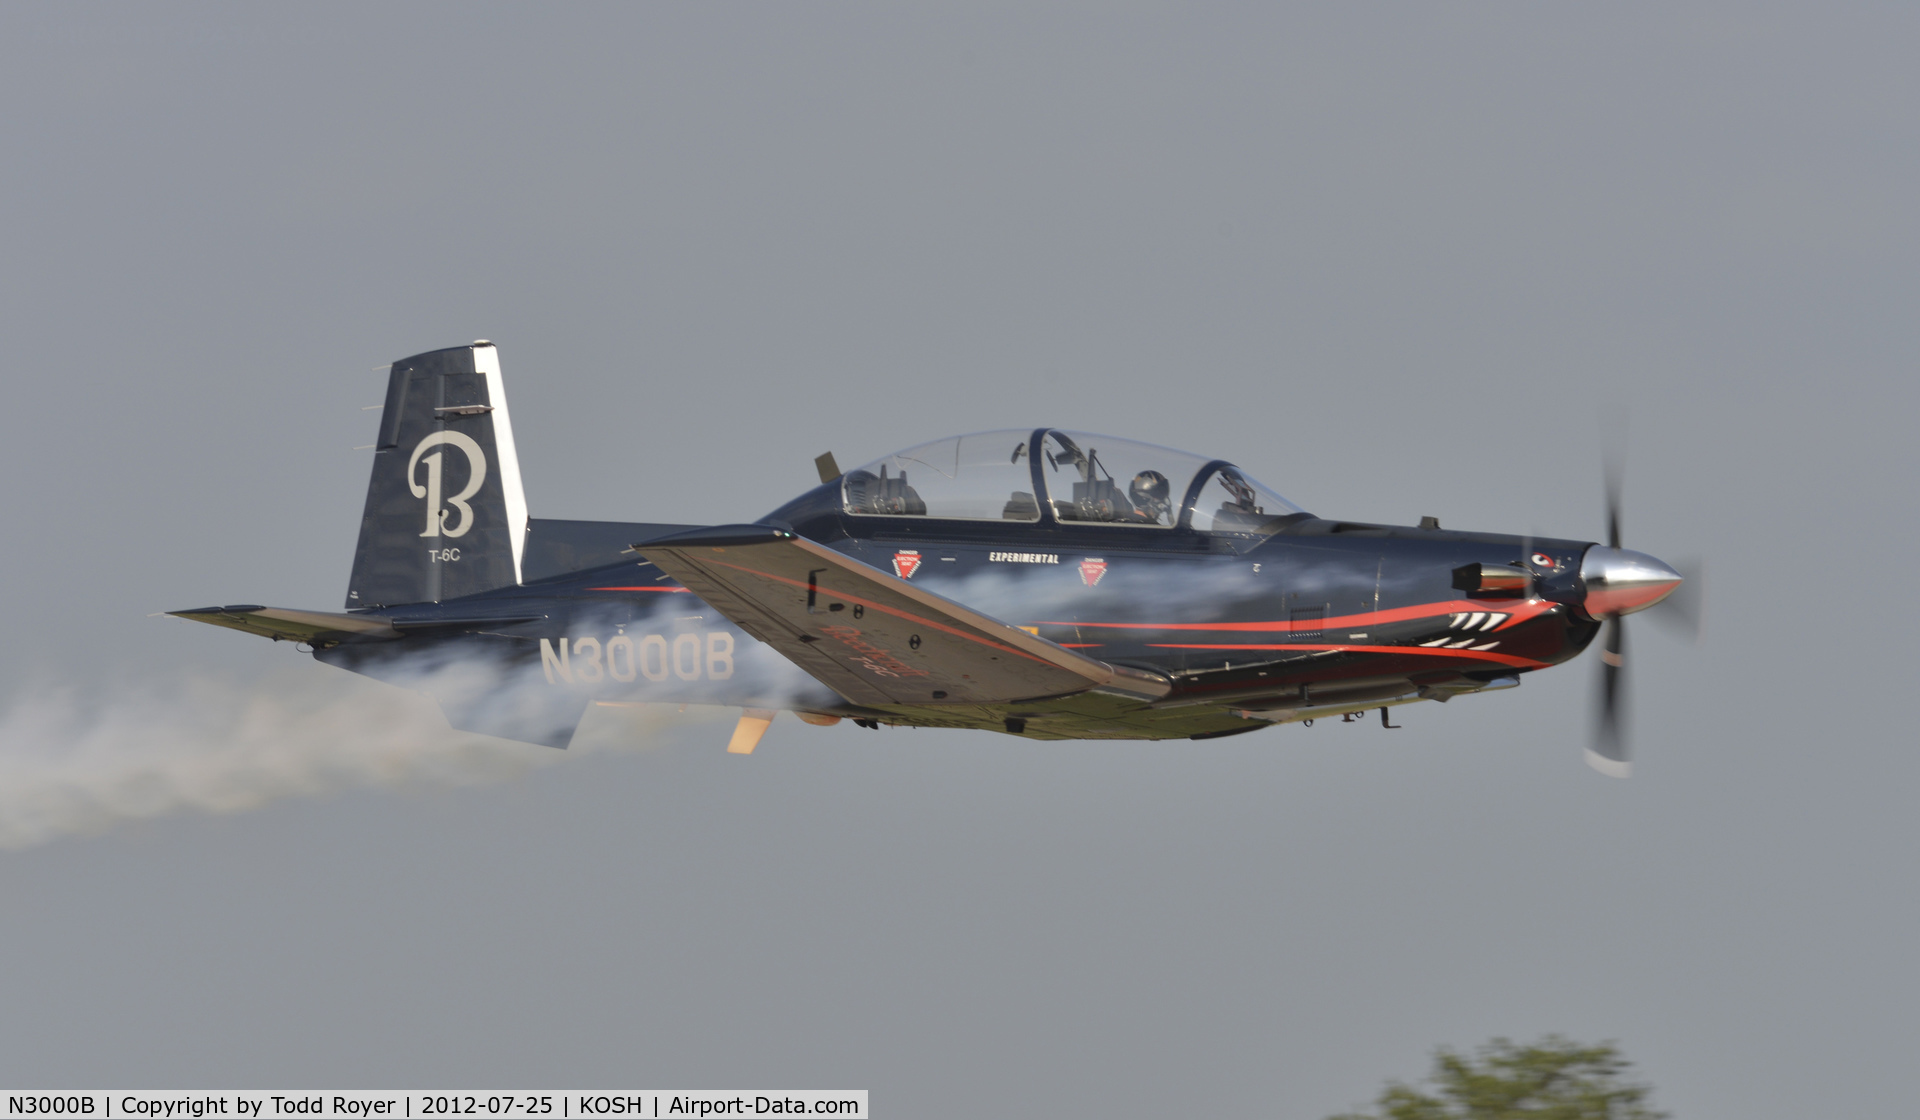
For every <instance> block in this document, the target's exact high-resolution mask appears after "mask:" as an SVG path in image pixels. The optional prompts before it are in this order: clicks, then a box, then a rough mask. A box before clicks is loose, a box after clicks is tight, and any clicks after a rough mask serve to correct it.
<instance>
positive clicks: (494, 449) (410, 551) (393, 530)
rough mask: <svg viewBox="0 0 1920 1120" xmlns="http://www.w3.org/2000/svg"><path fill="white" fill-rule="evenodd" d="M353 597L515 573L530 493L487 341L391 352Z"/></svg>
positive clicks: (482, 582)
mask: <svg viewBox="0 0 1920 1120" xmlns="http://www.w3.org/2000/svg"><path fill="white" fill-rule="evenodd" d="M374 446H375V448H376V450H375V451H374V453H373V479H372V481H370V482H369V483H368V484H367V509H366V514H365V515H364V516H363V517H362V518H361V521H360V547H359V549H358V551H356V552H355V553H354V556H353V578H352V580H351V581H350V582H349V583H348V584H347V606H348V607H349V608H354V607H359V608H368V607H380V606H391V605H395V604H399V603H424V602H438V601H440V600H443V599H454V598H458V597H459V596H462V595H472V594H474V593H476V592H480V591H490V590H492V589H493V588H496V587H509V586H512V585H514V584H517V583H519V582H520V581H521V580H520V558H521V553H522V551H523V550H524V549H525V547H526V536H527V499H526V494H525V492H524V491H523V490H522V489H521V488H520V460H519V457H518V456H517V455H515V453H514V447H513V425H512V423H511V422H510V421H509V420H508V419H507V397H506V393H505V391H504V390H503V389H502V388H501V384H500V356H499V352H498V351H497V350H495V349H494V347H493V344H492V343H490V342H486V341H484V340H483V341H480V342H476V343H474V344H473V345H471V346H455V347H451V348H449V349H446V350H433V351H429V352H428V353H425V354H415V355H414V356H413V357H411V358H405V359H402V360H401V361H398V362H395V363H393V372H392V374H391V375H389V377H388V378H387V404H386V409H385V411H383V412H382V413H381V414H380V437H379V440H378V442H377V443H376V444H375V445H374Z"/></svg>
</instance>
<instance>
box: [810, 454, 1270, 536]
mask: <svg viewBox="0 0 1920 1120" xmlns="http://www.w3.org/2000/svg"><path fill="white" fill-rule="evenodd" d="M1036 478H1037V479H1038V484H1037V486H1036V482H1035V480H1036ZM840 493H841V499H842V501H843V502H844V504H845V508H846V511H847V512H848V513H851V514H859V515H866V516H883V517H939V518H954V519H961V520H970V521H1038V520H1040V515H1041V502H1042V501H1044V502H1047V503H1049V507H1050V509H1051V511H1052V514H1053V517H1054V519H1056V520H1059V521H1078V522H1099V523H1103V524H1109V525H1131V526H1137V527H1139V528H1143V529H1154V528H1157V529H1171V528H1175V527H1178V526H1190V527H1192V528H1194V529H1198V530H1201V531H1203V532H1223V533H1270V532H1273V531H1275V529H1277V528H1278V527H1279V523H1280V519H1282V518H1287V517H1291V516H1293V515H1296V514H1299V513H1301V512H1302V510H1301V509H1300V507H1299V506H1296V505H1294V504H1293V503H1292V502H1290V501H1288V500H1287V499H1285V498H1283V497H1281V496H1280V495H1278V494H1276V493H1274V492H1273V491H1272V490H1269V489H1267V488H1266V487H1264V486H1262V485H1260V484H1259V483H1258V482H1255V481H1254V480H1252V479H1251V478H1248V477H1247V475H1246V473H1245V472H1243V471H1241V470H1240V469H1239V468H1238V467H1236V466H1234V465H1233V464H1231V463H1228V462H1225V461H1223V460H1219V459H1203V458H1201V457H1200V456H1198V455H1189V454H1187V453H1186V452H1184V451H1174V450H1171V449H1169V448H1165V447H1155V446H1154V445H1152V444H1150V443H1136V442H1134V441H1133V440H1125V439H1116V438H1114V437H1112V436H1100V435H1092V434H1090V433H1087V432H1067V431H1060V430H1057V429H1041V430H1039V431H1029V430H1007V431H999V432H977V433H975V434H973V435H966V436H954V437H952V438H950V439H943V440H936V441H934V442H933V443H923V444H921V445H920V446H918V447H910V448H907V449H906V450H905V451H896V452H894V453H893V454H892V455H889V456H887V457H886V458H884V459H878V460H875V461H874V462H871V463H868V464H867V465H865V466H863V467H860V468H858V469H856V470H851V471H848V472H847V473H846V474H845V475H844V476H842V478H841V480H840ZM1036 493H1038V494H1039V495H1040V498H1039V499H1038V500H1036V498H1035V494H1036Z"/></svg>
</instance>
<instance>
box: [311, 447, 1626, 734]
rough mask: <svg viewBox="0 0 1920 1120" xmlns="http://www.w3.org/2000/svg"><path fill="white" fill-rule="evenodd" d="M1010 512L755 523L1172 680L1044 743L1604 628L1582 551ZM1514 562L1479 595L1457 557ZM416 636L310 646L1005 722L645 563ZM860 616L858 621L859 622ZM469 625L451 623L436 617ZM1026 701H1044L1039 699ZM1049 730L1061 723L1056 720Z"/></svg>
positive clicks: (653, 693)
mask: <svg viewBox="0 0 1920 1120" xmlns="http://www.w3.org/2000/svg"><path fill="white" fill-rule="evenodd" d="M1055 513H1056V510H1055V509H1054V508H1053V507H1052V505H1051V503H1049V504H1047V505H1046V506H1044V507H1043V508H1042V509H1041V510H1040V516H1039V517H1038V518H1036V519H1035V520H1032V521H1028V522H1023V523H1019V524H1009V523H1006V522H1003V521H1002V522H996V521H989V520H965V519H943V518H937V517H927V516H922V515H900V516H888V515H884V514H882V515H877V516H876V515H873V514H869V513H859V514H856V513H851V512H849V511H848V509H847V506H846V501H845V499H844V494H843V487H842V485H840V484H839V483H837V482H836V483H830V484H825V485H822V486H820V487H817V488H815V489H814V490H812V491H809V492H807V493H806V494H803V495H801V496H800V497H798V498H796V499H795V500H794V501H792V502H789V503H787V504H786V505H784V506H782V507H780V508H779V509H777V510H774V511H773V512H772V513H770V514H768V515H767V516H766V517H764V518H762V519H761V523H764V524H772V525H778V526H781V527H785V528H790V529H792V530H793V531H795V532H797V533H799V534H800V535H801V536H804V537H806V538H808V539H811V540H814V541H817V542H819V543H821V544H824V545H826V546H828V547H830V548H833V549H835V550H836V551H839V552H842V553H844V554H846V555H848V556H851V557H853V558H855V559H858V560H860V561H862V562H864V563H866V564H868V565H870V566H872V567H874V568H877V569H880V570H881V571H885V572H890V573H892V574H894V575H896V576H898V577H900V578H902V579H906V580H908V581H909V582H911V583H913V584H915V585H918V586H922V587H925V588H926V589H928V590H930V591H933V592H936V593H937V594H940V595H942V596H945V597H947V598H949V599H953V600H955V601H958V602H960V603H963V604H966V605H967V606H969V607H972V608H973V609H975V610H979V611H982V612H985V613H987V614H989V615H992V616H994V617H996V618H999V619H1001V620H1002V621H1005V622H1008V623H1011V624H1013V625H1016V626H1019V627H1021V628H1023V629H1027V630H1029V631H1030V632H1032V633H1034V634H1036V635H1038V636H1040V637H1042V638H1046V639H1048V640H1050V641H1053V642H1056V643H1058V644H1060V645H1062V646H1066V647H1068V648H1071V649H1075V650H1078V651H1080V652H1082V653H1084V654H1086V655H1088V656H1091V657H1094V658H1097V659H1099V660H1101V661H1105V662H1108V663H1110V664H1115V665H1124V666H1128V667H1133V668H1138V669H1144V670H1149V671H1153V672H1156V673H1160V674H1164V675H1166V676H1168V677H1170V678H1172V679H1173V680H1174V681H1176V682H1177V690H1176V692H1175V693H1174V694H1173V695H1172V696H1170V697H1168V698H1167V699H1166V700H1164V701H1161V702H1159V704H1157V705H1154V706H1153V708H1152V710H1151V711H1150V712H1142V713H1138V714H1137V715H1136V716H1130V717H1127V718H1119V717H1118V716H1117V715H1116V714H1115V713H1112V712H1104V713H1100V712H1089V711H1085V710H1069V709H1071V707H1072V706H1071V705H1069V706H1067V707H1064V708H1063V707H1061V706H1060V705H1055V706H1054V709H1052V710H1054V711H1055V714H1056V716H1057V719H1056V720H1055V723H1054V724H1049V722H1048V717H1047V716H1046V715H1044V714H1042V715H1036V716H1034V717H1032V718H1030V719H1029V718H1026V717H1015V724H1014V725H1015V726H1019V727H1021V730H1022V731H1023V732H1025V733H1028V734H1035V735H1038V736H1040V737H1065V736H1068V735H1071V736H1075V737H1144V738H1167V737H1176V736H1178V737H1193V736H1210V735H1218V734H1228V733H1231V732H1234V731H1239V730H1251V729H1254V728H1256V727H1259V726H1264V725H1266V724H1269V723H1274V722H1287V721H1290V720H1295V719H1310V718H1313V716H1315V715H1318V714H1326V713H1328V712H1332V711H1336V710H1365V709H1368V708H1372V707H1376V706H1386V705H1389V704H1397V703H1406V702H1411V701H1414V700H1418V699H1434V700H1445V699H1448V698H1450V697H1452V696H1455V695H1459V694H1462V693H1466V692H1473V691H1479V690H1482V689H1485V688H1489V687H1492V688H1499V687H1507V686H1510V685H1512V684H1514V683H1517V682H1518V679H1519V677H1520V676H1521V675H1522V674H1524V673H1527V672H1530V671H1533V670H1536V669H1542V668H1546V667H1548V666H1550V665H1555V664H1558V663H1560V662H1562V661H1565V660H1567V659H1569V658H1572V657H1574V656H1575V655H1577V654H1578V653H1580V651H1581V650H1583V649H1584V648H1585V647H1586V645H1587V644H1588V643H1589V642H1590V641H1591V640H1592V639H1593V636H1594V634H1595V633H1596V631H1597V629H1598V623H1597V622H1596V621H1594V620H1593V619H1592V618H1590V617H1588V616H1586V615H1585V614H1584V613H1583V612H1582V611H1581V610H1580V609H1579V603H1580V600H1581V597H1582V595H1583V594H1584V588H1583V587H1582V584H1581V580H1580V575H1579V572H1580V565H1581V558H1582V556H1583V555H1584V553H1585V552H1586V550H1587V549H1588V548H1589V547H1590V542H1582V541H1573V540H1560V539H1542V538H1523V537H1519V536H1511V535H1502V534H1491V533H1470V532H1458V531H1451V530H1442V529H1438V528H1410V527H1395V526H1382V525H1367V524H1357V523H1350V522H1339V521H1328V520H1324V519H1320V518H1316V517H1312V516H1310V515H1306V514H1294V515H1290V516H1287V517H1285V518H1281V519H1278V520H1279V521H1280V522H1282V523H1281V524H1277V525H1274V524H1268V525H1266V526H1264V527H1263V528H1262V530H1261V531H1259V532H1221V531H1201V530H1197V529H1194V528H1192V527H1191V526H1190V525H1179V526H1171V527H1163V528H1160V529H1158V530H1156V531H1146V530H1143V529H1141V528H1139V527H1137V526H1131V525H1122V524H1100V523H1090V522H1086V521H1075V520H1067V519H1062V518H1060V517H1057V516H1055ZM1481 567H1484V568H1486V569H1499V570H1502V571H1506V572H1514V573H1521V574H1523V576H1524V578H1521V579H1517V580H1515V581H1513V582H1514V583H1515V584H1516V585H1517V586H1516V587H1513V588H1506V589H1501V588H1495V589H1491V590H1480V589H1468V588H1465V587H1463V586H1461V584H1462V583H1463V580H1462V579H1461V575H1460V573H1461V572H1462V571H1463V570H1474V569H1478V568H1481ZM388 613H389V614H391V615H392V616H393V617H394V618H395V619H396V621H397V624H398V625H400V626H402V627H403V629H405V628H408V624H409V623H410V622H414V621H416V620H417V623H418V625H417V626H415V627H414V628H412V629H409V630H408V633H409V636H408V637H407V638H406V639H405V640H403V641H401V642H395V643H384V644H381V645H377V646H375V645H366V646H356V645H353V644H347V645H342V646H338V647H334V648H331V649H326V650H319V651H316V655H317V656H319V657H321V659H323V660H327V661H330V662H334V663H338V664H342V665H344V666H346V667H350V668H354V669H356V670H358V671H362V672H368V673H370V674H372V675H375V676H382V677H389V678H393V679H399V678H402V677H406V676H409V675H412V674H415V673H417V672H419V666H420V665H422V664H430V663H433V662H434V661H435V658H434V657H433V656H432V653H433V651H434V650H436V649H437V650H440V651H442V652H443V653H444V655H445V658H446V659H447V660H453V659H456V658H470V657H472V656H474V655H475V654H476V653H477V652H478V653H484V654H485V655H486V656H487V657H489V658H491V659H493V660H495V661H498V662H502V663H504V664H507V665H509V666H510V667H511V669H512V672H513V673H514V674H516V679H517V680H519V681H520V682H522V683H525V684H527V686H528V687H531V688H534V689H548V690H553V691H554V692H556V693H565V694H567V695H578V694H581V693H585V694H587V695H589V696H591V697H592V698H593V699H594V700H597V701H600V702H602V703H612V704H621V703H691V704H714V705H734V706H742V707H765V708H773V709H781V708H785V709H793V710H797V711H801V712H803V713H808V714H811V715H815V716H818V717H823V718H824V717H831V716H847V717H852V718H855V719H867V720H870V721H872V722H883V721H884V722H889V723H898V724H918V725H933V726H977V727H985V728H992V729H1001V730H1004V729H1008V727H1009V724H1008V719H1009V717H1008V716H1007V715H1006V713H1005V712H1002V711H999V710H994V711H967V712H960V711H952V710H943V709H939V708H935V707H933V706H927V707H923V708H918V709H912V710H908V709H893V710H883V711H875V710H871V709H863V708H859V707H857V706H854V705H850V704H847V703H846V702H845V701H844V700H842V699H840V698H839V697H837V696H835V695H834V694H833V693H832V692H831V691H830V690H828V689H826V688H825V687H824V686H821V685H820V684H818V683H817V682H815V681H813V680H812V679H811V678H809V677H807V676H806V675H805V674H804V673H801V672H799V671H798V670H797V669H796V668H795V667H794V666H793V665H792V664H791V663H790V662H788V661H787V660H786V659H785V658H783V657H781V656H780V655H779V654H778V653H775V652H774V651H772V650H771V649H768V648H766V647H764V646H760V645H759V644H758V643H757V642H755V640H754V639H752V638H750V637H748V636H747V635H746V634H745V633H743V632H742V631H740V630H739V629H738V628H737V627H735V626H733V625H732V624H731V623H729V622H728V621H727V620H726V619H725V618H723V617H722V616H721V615H720V614H719V613H718V612H717V611H714V610H712V609H711V608H709V607H707V606H706V604H704V603H702V602H701V601H700V600H699V599H698V598H696V597H695V596H693V595H692V594H690V593H688V592H687V591H686V590H685V589H684V588H682V587H680V586H679V585H678V584H677V583H676V582H674V581H673V580H671V579H669V578H667V577H665V576H664V575H662V574H661V573H660V572H659V571H658V570H657V569H655V568H654V567H653V565H652V564H650V563H648V562H646V561H645V560H644V559H641V558H639V557H638V556H637V555H634V554H629V558H628V559H625V560H622V561H620V562H617V563H614V564H610V565H605V566H601V567H594V568H589V569H587V570H584V571H578V572H572V573H567V574H564V575H560V576H555V577H552V578H549V579H545V580H537V581H533V582H529V583H527V584H525V585H523V586H518V587H512V588H505V589H500V590H497V591H491V592H486V593H483V594H480V595H474V596H468V597H466V598H463V599H456V600H449V601H446V602H443V603H438V604H421V605H417V606H415V607H411V608H399V609H393V610H390V611H389V612H388ZM851 617H852V616H849V618H851ZM446 619H456V620H459V619H464V620H466V621H465V622H464V623H461V624H459V625H447V624H444V623H436V620H446ZM1036 710H1037V709H1036ZM1050 727H1051V728H1052V730H1051V731H1049V728H1050Z"/></svg>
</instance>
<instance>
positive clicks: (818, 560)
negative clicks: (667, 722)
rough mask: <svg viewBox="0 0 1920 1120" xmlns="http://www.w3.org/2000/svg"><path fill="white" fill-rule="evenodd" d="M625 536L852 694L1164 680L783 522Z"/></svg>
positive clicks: (947, 699) (922, 700)
mask: <svg viewBox="0 0 1920 1120" xmlns="http://www.w3.org/2000/svg"><path fill="white" fill-rule="evenodd" d="M634 547H635V548H636V549H637V550H638V551H639V552H640V553H641V554H642V555H644V556H645V557H646V558H647V559H648V560H649V561H651V562H652V563H653V564H654V566H656V567H658V568H659V569H660V570H661V571H663V572H665V573H667V574H668V575H670V576H672V577H673V578H675V579H677V580H679V581H680V582H681V583H682V584H684V585H685V586H686V588H687V590H689V591H691V592H693V593H694V594H695V595H698V596H700V598H701V599H704V600H705V601H706V602H707V603H708V604H709V605H710V606H712V607H713V609H715V610H717V611H719V612H720V613H721V614H723V615H726V616H727V619H728V620H729V621H731V622H732V623H733V624H734V625H736V626H738V627H740V628H741V629H742V630H745V631H746V632H747V633H749V634H751V635H753V636H754V637H756V638H758V639H760V640H761V641H763V642H765V643H767V644H768V645H770V646H772V647H773V648H775V649H777V650H779V651H780V652H781V653H782V654H784V655H785V656H786V657H787V658H788V659H789V660H791V661H792V662H793V663H794V664H796V665H798V666H800V667H801V668H802V669H805V670H806V671H807V672H809V673H811V674H813V676H814V677H815V678H816V679H818V680H819V681H820V682H821V683H822V684H825V685H826V686H827V687H829V688H831V689H833V690H834V691H835V692H838V693H839V694H840V695H842V696H845V697H846V698H847V699H849V700H851V701H853V702H854V703H856V704H929V703H935V704H937V703H948V704H995V703H1008V702H1011V701H1015V700H1030V699H1035V698H1038V697H1045V696H1066V695H1071V694H1073V693H1076V692H1086V691H1088V690H1089V689H1101V690H1103V691H1112V692H1120V693H1123V694H1126V695H1129V696H1136V697H1139V698H1141V699H1154V698H1157V697H1159V696H1164V695H1165V694H1166V693H1167V690H1168V687H1169V685H1168V682H1167V681H1166V679H1165V678H1163V677H1158V676H1155V675H1154V674H1151V673H1144V672H1141V671H1140V670H1137V669H1128V668H1124V667H1119V666H1113V665H1108V664H1106V663H1105V662H1102V661H1095V660H1094V659H1093V658H1091V657H1086V656H1084V655H1082V654H1078V653H1075V652H1074V651H1072V650H1070V649H1063V648H1062V647H1060V646H1057V645H1055V644H1053V643H1052V642H1049V641H1047V640H1046V639H1044V638H1038V637H1035V636H1034V635H1032V634H1029V633H1027V632H1026V631H1024V630H1021V629H1018V628H1017V627H1013V626H1009V625H1007V624H1006V623H1004V622H1001V621H1000V620H998V619H995V618H989V617H988V616H986V615H984V614H981V613H979V612H978V611H973V610H969V609H968V608H966V607H964V606H962V605H960V604H959V603H956V602H954V601H953V600H951V599H947V598H943V597H942V596H939V595H935V594H933V593H932V592H930V591H927V590H926V589H924V588H919V587H914V586H913V585H911V584H909V583H908V582H907V581H906V580H903V579H899V578H898V577H895V576H892V575H889V574H887V573H885V572H882V571H880V570H879V569H877V568H873V567H870V566H868V565H866V564H862V563H861V562H860V561H858V560H855V559H853V558H852V557H850V556H843V555H841V554H840V553H838V552H835V551H833V550H832V549H830V548H827V547H826V546H824V545H821V544H816V543H815V542H813V541H810V540H807V539H805V538H804V537H801V536H799V535H797V534H795V533H792V532H789V531H787V530H785V529H776V528H772V527H770V526H766V525H723V526H719V527H717V528H712V529H697V530H694V531H693V532H690V533H680V534H677V535H675V536H671V537H664V538H661V539H659V540H653V541H647V542H645V543H643V544H639V545H635V546H634Z"/></svg>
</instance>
